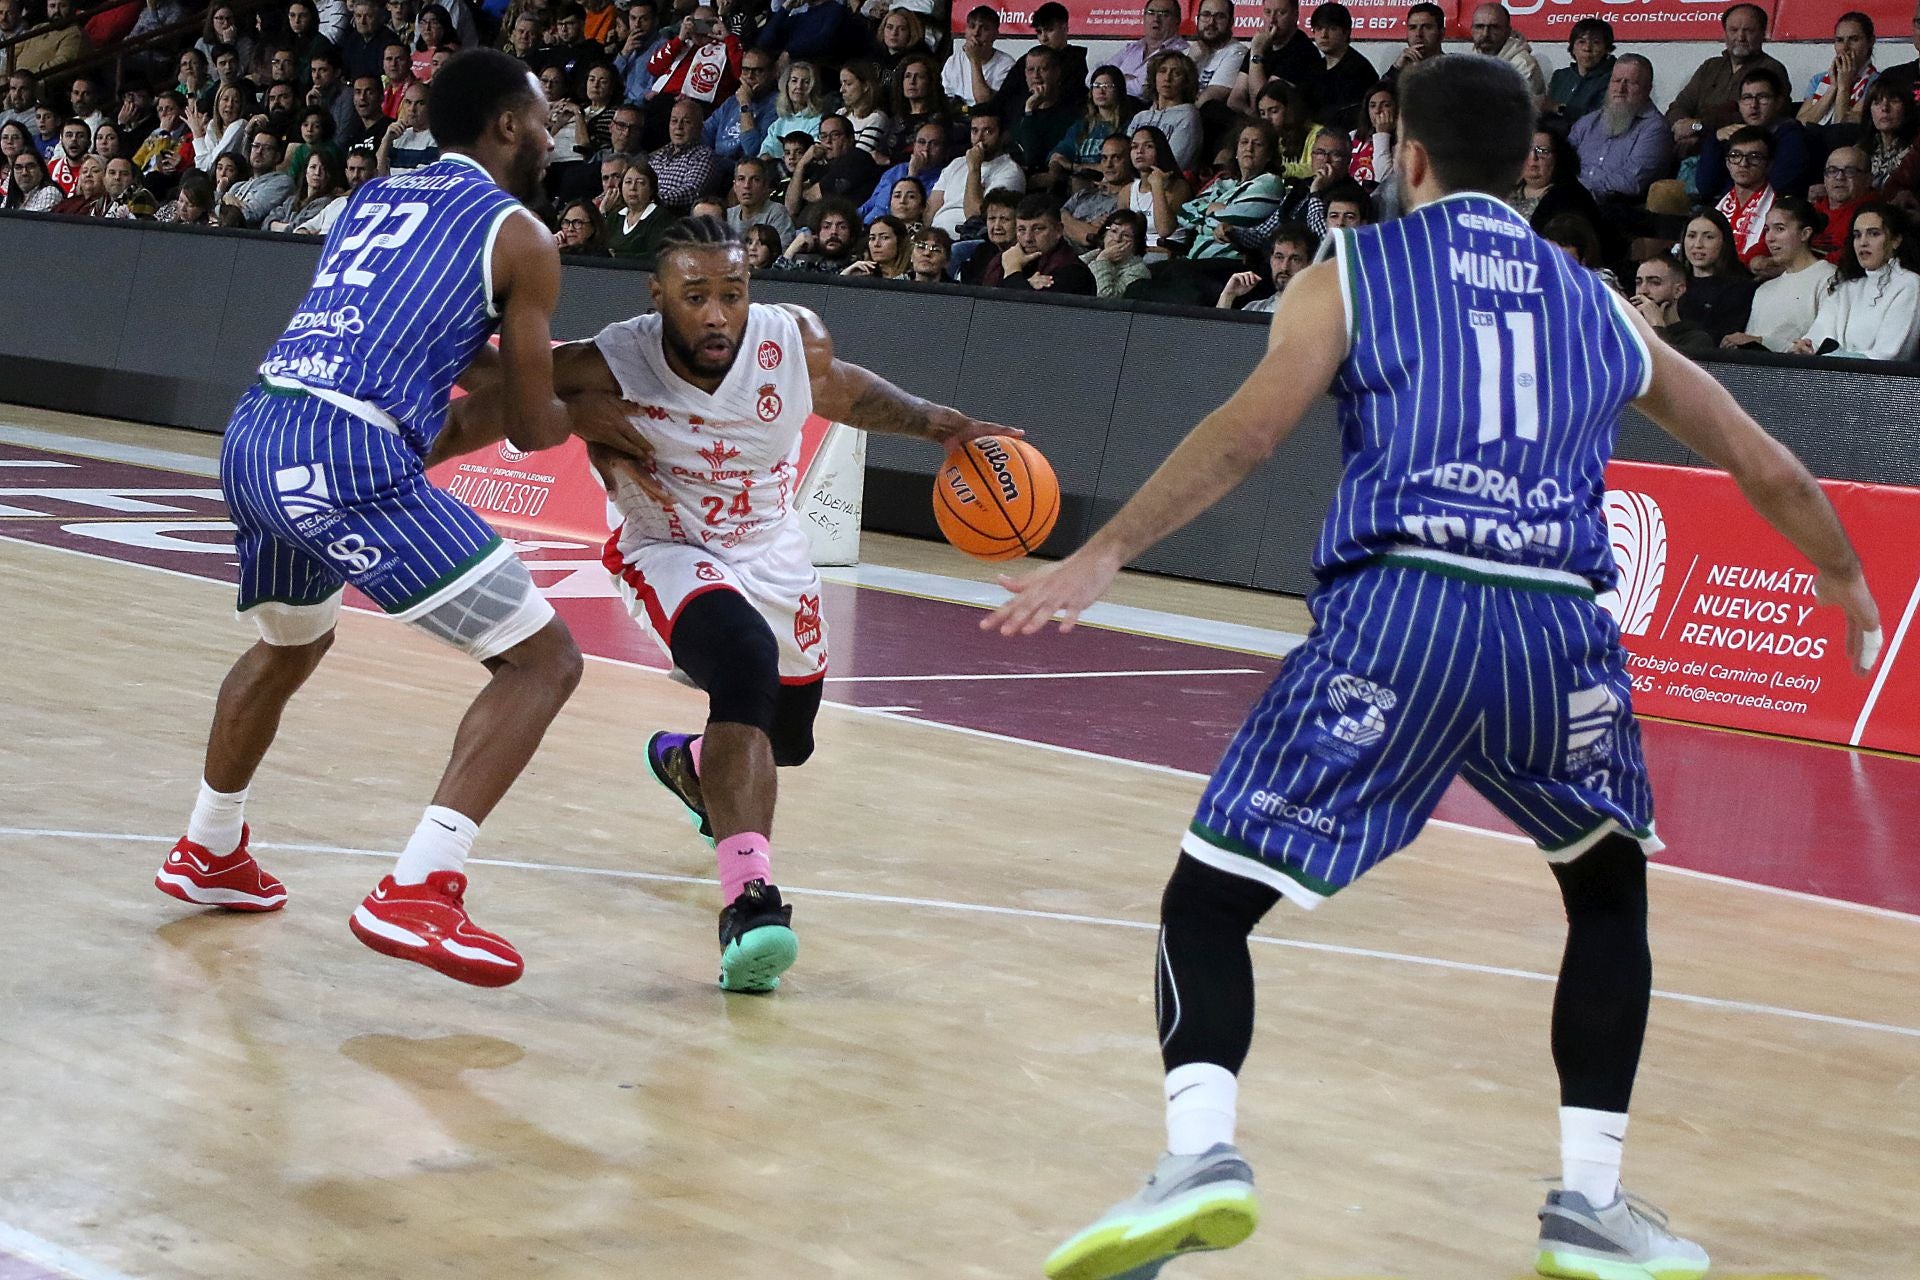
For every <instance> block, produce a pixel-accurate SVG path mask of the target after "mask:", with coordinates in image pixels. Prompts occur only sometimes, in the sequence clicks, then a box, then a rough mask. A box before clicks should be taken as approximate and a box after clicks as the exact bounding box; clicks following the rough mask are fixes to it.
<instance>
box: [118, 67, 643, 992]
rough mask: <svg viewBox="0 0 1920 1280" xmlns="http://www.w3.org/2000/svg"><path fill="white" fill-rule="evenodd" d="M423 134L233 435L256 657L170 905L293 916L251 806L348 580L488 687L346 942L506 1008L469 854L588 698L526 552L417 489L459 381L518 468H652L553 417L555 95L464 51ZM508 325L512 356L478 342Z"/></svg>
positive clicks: (423, 487) (237, 680)
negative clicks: (501, 433)
mask: <svg viewBox="0 0 1920 1280" xmlns="http://www.w3.org/2000/svg"><path fill="white" fill-rule="evenodd" d="M428 117H429V119H430V121H431V126H432V129H433V132H434V136H435V137H436V138H438V139H439V141H440V144H441V147H442V151H443V154H442V157H441V158H440V159H439V160H438V161H436V162H435V163H433V164H430V165H427V166H426V167H424V168H421V169H416V170H413V171H411V172H409V173H407V174H406V175H404V176H401V177H396V178H389V179H381V180H378V181H375V182H370V183H368V184H367V185H366V186H365V187H364V188H362V189H361V190H360V192H358V193H357V194H356V195H355V197H354V198H353V201H352V203H351V204H350V205H349V206H348V207H347V210H346V213H345V214H344V216H342V217H341V218H340V220H339V221H338V222H337V223H336V224H335V225H334V228H333V230H332V231H331V232H330V233H329V234H328V236H327V240H326V244H325V246H324V248H323V249H322V251H321V254H320V265H319V269H318V271H317V272H316V273H315V275H314V279H313V285H312V288H311V289H310V290H309V292H308V294H307V296H306V299H305V301H303V302H302V303H301V305H300V309H299V311H298V312H296V313H295V315H294V317H293V320H292V323H290V324H289V325H288V327H287V330H286V332H285V333H284V334H283V335H282V336H281V338H280V340H279V341H278V342H276V343H275V344H274V345H273V348H272V349H271V350H270V351H268V353H267V356H266V360H265V361H264V362H263V363H262V364H261V366H260V377H259V381H258V382H257V383H255V384H254V386H253V387H251V388H250V389H249V390H248V391H247V392H246V394H245V395H243V396H242V397H241V399H240V404H239V406H238V407H237V408H236V409H235V410H234V414H233V418H232V420H231V422H229V423H228V426H227V431H226V437H225V439H224V441H223V443H222V448H221V455H220V483H221V488H222V489H223V490H224V491H225V493H226V497H227V503H228V506H229V507H230V508H231V511H232V518H233V522H234V525H235V529H236V532H235V536H234V544H235V550H236V551H237V552H238V555H239V561H240V599H239V610H240V613H241V616H243V617H246V618H249V619H251V620H252V621H253V622H254V623H255V625H256V626H257V627H258V629H259V632H260V642H259V643H258V644H256V645H254V647H253V648H252V649H250V650H249V651H248V652H247V653H246V655H245V656H243V657H242V658H241V659H240V661H239V662H238V663H236V664H235V666H234V668H233V670H232V671H231V672H230V673H229V674H228V676H227V678H226V681H225V683H224V684H222V686H221V688H220V699H219V704H218V706H217V708H216V710H215V712H214V720H213V729H212V733H211V736H210V738H209V741H208V743H207V756H206V768H205V773H204V775H203V777H202V781H201V785H200V796H199V799H198V801H197V802H196V803H195V805H194V809H193V814H192V816H191V817H190V818H189V819H188V823H187V834H186V835H185V836H184V837H183V838H182V839H181V840H180V842H179V843H178V844H177V845H175V846H174V848H173V850H172V851H171V852H170V853H169V854H168V855H167V859H166V861H165V862H164V863H163V864H162V865H161V868H160V871H159V873H158V875H157V876H156V878H155V882H154V883H155V885H156V886H157V887H158V888H159V889H160V890H161V891H162V892H163V893H167V894H170V895H171V896H173V897H175V898H179V899H182V900H184V901H187V902H192V903H198V904H201V905H205V906H215V907H225V908H229V909H232V910H240V911H272V910H276V909H278V908H279V907H280V906H282V905H284V903H285V902H286V896H287V895H286V890H285V889H284V888H283V887H282V886H281V884H280V882H279V881H278V880H277V879H275V878H274V877H273V876H271V875H269V874H268V873H267V872H266V871H265V870H263V869H262V868H261V867H260V865H259V864H258V863H257V862H256V861H254V859H253V857H252V856H251V854H249V853H248V851H247V838H248V832H247V828H246V826H245V825H244V821H243V806H244V804H245V801H246V796H247V789H248V786H249V785H250V783H251V782H252V779H253V774H254V771H255V770H256V769H257V768H258V767H259V764H260V761H261V759H262V757H264V756H265V755H266V752H267V748H268V747H269V746H270V745H271V744H272V742H273V737H274V733H275V731H276V730H277V729H278V727H279V723H280V713H281V711H282V709H283V708H284V707H285V706H286V704H287V701H288V699H290V698H291V697H292V696H293V694H294V693H295V692H296V691H297V690H298V689H299V688H300V686H301V685H302V684H303V683H304V682H305V681H306V679H307V677H308V676H309V675H311V674H312V673H313V671H314V669H315V668H316V667H317V666H318V665H319V663H320V660H321V658H322V657H323V656H324V655H325V654H326V651H327V649H328V647H329V646H330V645H331V644H332V643H333V633H334V624H335V622H336V620H337V619H338V616H339V612H340V596H341V592H342V589H343V585H344V584H345V583H349V582H350V583H352V584H353V585H354V586H355V587H357V588H359V589H360V590H361V591H363V592H365V593H366V594H367V595H368V596H370V597H371V598H372V599H373V600H374V601H376V602H377V603H378V604H379V605H380V607H381V608H382V609H384V610H386V612H388V613H389V614H391V615H393V616H394V617H397V618H399V619H401V620H402V621H406V622H410V623H412V624H414V625H415V626H418V627H420V628H421V629H422V630H424V631H426V632H427V633H429V634H431V635H433V636H435V637H437V638H438V639H440V640H443V641H445V642H447V643H448V644H450V645H452V646H453V647H455V648H457V649H459V650H461V651H462V652H465V653H467V654H470V655H471V656H473V657H474V658H476V659H478V660H479V661H481V662H483V663H485V664H486V665H487V667H488V668H489V669H490V670H491V671H492V673H493V678H492V680H491V682H490V683H489V684H488V685H487V687H486V688H485V689H484V690H483V691H482V692H481V694H480V696H479V697H478V698H476V699H475V700H474V702H473V706H472V708H471V709H470V710H469V711H468V712H467V715H466V718H465V719H464V720H463V721H462V722H461V725H460V730H459V735H458V736H457V737H456V739H455V740H454V747H453V758H452V760H451V761H450V762H449V763H448V765H447V769H446V773H445V775H444V776H443V777H442V778H441V781H440V785H439V789H438V790H437V791H436V792H435V794H434V797H433V803H432V805H430V806H429V807H428V808H427V810H426V813H425V814H424V816H423V817H422V818H421V820H420V824H419V827H418V829H417V830H415V832H414V834H413V836H412V838H411V839H410V840H409V841H408V842H407V845H406V848H405V850H404V851H403V852H402V853H401V855H400V860H399V863H398V865H396V866H395V868H394V872H393V874H392V875H390V876H388V877H387V878H386V879H384V880H382V881H381V883H380V885H379V887H378V888H376V889H375V890H374V892H373V893H372V894H371V895H369V896H368V897H367V899H366V900H365V901H364V902H363V903H362V904H361V905H360V907H359V908H358V909H357V910H356V911H355V912H354V914H353V917H352V920H351V927H352V929H353V931H354V933H355V935H356V936H358V937H359V938H360V940H361V941H363V942H365V943H366V944H367V945H368V946H370V947H372V948H373V949H374V950H376V951H379V952H382V953H384V954H387V955H391V956H397V957H400V958H403V959H408V960H414V961H418V962H419V963H422V964H425V965H428V966H429V967H431V968H434V969H436V970H438V971H440V972H442V973H445V974H447V975H448V976H450V977H453V978H457V979H459V980H461V981H463V982H470V983H474V984H476V985H480V986H503V985H505V984H506V983H509V982H512V981H514V980H515V979H516V978H518V977H519V976H520V974H521V971H522V967H523V966H522V963H521V959H520V956H519V953H518V952H516V951H515V950H514V949H513V947H512V946H511V945H510V944H509V943H508V942H507V941H506V940H505V939H503V938H501V937H499V936H498V935H495V934H492V933H488V932H487V931H485V930H483V929H480V928H479V927H477V926H476V925H474V924H473V922H472V921H471V920H470V919H469V918H468V916H467V914H466V910H465V907H464V895H465V891H466V877H465V874H464V867H465V864H466V858H467V854H468V851H469V850H470V849H471V847H472V845H473V840H474V836H475V834H476V833H477V831H478V824H479V823H480V822H482V821H484V820H485V819H486V817H487V814H488V813H489V812H490V811H491V810H492V809H493V807H494V805H495V804H497V803H498V802H499V800H500V797H501V796H502V795H503V794H505V792H506V790H507V788H508V787H509V786H511V785H512V784H513V781H514V779H515V778H516V777H518V776H519V774H520V771H521V770H522V769H523V768H524V767H525V766H526V763H527V760H528V759H529V758H530V757H531V756H532V755H533V752H534V750H535V748H537V747H538V746H539V744H540V739H541V736H542V735H543V734H544V733H545V732H546V728H547V725H548V724H549V723H550V722H551V721H552V719H553V717H554V715H555V714H556V713H557V712H558V711H559V709H560V707H561V705H562V704H563V703H565V702H566V700H567V697H568V695H569V694H570V693H572V691H573V688H574V685H575V684H576V683H577V682H578V680H579V678H580V654H579V651H578V650H577V649H575V648H574V644H573V639H572V637H571V636H570V635H569V634H568V632H567V628H566V625H565V624H564V623H562V622H561V621H560V620H559V619H558V618H556V617H555V616H554V614H553V610H552V608H551V607H550V606H549V605H548V604H547V603H546V601H545V600H544V599H542V598H541V596H540V594H539V592H538V591H536V590H535V589H534V586H533V581H532V579H531V578H530V577H529V576H528V574H527V571H526V569H525V568H524V567H523V566H522V565H521V564H520V562H519V561H518V560H517V559H515V558H514V555H513V552H512V550H511V548H509V547H507V546H506V545H504V544H503V543H502V542H501V540H500V538H499V537H498V536H497V535H496V534H495V533H494V532H493V530H492V529H491V528H489V527H488V526H487V524H486V522H485V521H484V520H482V519H481V518H480V517H479V516H478V515H476V514H475V513H474V512H473V511H472V510H471V509H470V508H468V507H467V506H466V505H465V504H464V503H462V502H460V501H459V500H458V499H456V498H454V497H452V496H451V495H450V494H448V493H446V492H444V491H442V490H440V489H437V488H435V487H434V486H433V485H431V484H429V483H428V482H427V480H426V477H425V475H424V468H425V465H426V462H427V460H428V455H429V454H430V451H431V450H432V449H433V446H434V443H435V440H436V438H437V437H439V436H440V435H441V433H442V430H443V428H444V427H445V426H446V425H447V418H448V408H447V401H448V396H449V394H450V392H451V391H452V388H453V385H454V383H455V382H456V381H458V382H460V384H461V385H463V386H466V387H468V388H469V389H470V390H471V389H479V388H485V387H499V388H500V389H501V392H502V394H503V395H504V396H505V397H506V399H507V400H508V401H509V403H510V405H511V407H512V410H513V421H514V423H515V426H514V428H513V430H512V432H511V433H510V434H511V436H512V439H513V443H514V444H515V445H516V446H518V447H519V448H522V449H528V450H532V449H542V448H546V447H548V446H550V445H553V444H557V443H559V442H560V441H561V440H562V439H564V438H565V437H566V435H567V433H568V431H569V430H570V429H572V430H574V431H576V432H578V433H580V434H581V435H583V436H584V437H587V438H593V439H595V440H596V441H597V442H599V443H603V444H608V445H610V446H612V447H615V448H617V449H621V450H623V451H628V452H638V453H640V454H642V455H643V456H644V455H645V454H646V446H645V442H644V440H641V439H640V438H639V437H638V436H637V435H636V434H635V433H634V432H633V431H632V430H631V428H630V427H629V426H628V425H627V423H626V420H625V416H624V414H622V413H612V412H606V411H605V410H606V406H596V405H595V404H593V403H592V402H586V403H584V404H583V405H578V406H576V405H563V404H562V403H561V402H560V401H559V400H558V399H556V398H555V396H554V389H553V359H552V354H551V342H550V338H549V333H548V322H549V319H550V317H551V316H552V313H553V306H554V302H555V299H556V298H557V296H558V294H559V290H560V262H559V258H558V255H557V253H556V250H555V249H554V245H553V238H552V236H550V235H549V234H548V233H547V231H546V229H545V228H544V227H543V226H541V224H540V223H539V222H538V221H537V220H536V219H535V218H534V217H533V216H532V215H531V214H530V213H529V212H528V211H527V209H526V207H525V206H524V205H523V204H522V203H521V199H522V197H528V196H531V195H533V194H534V193H535V192H536V190H537V189H538V182H539V178H540V175H541V173H542V172H543V171H544V169H545V168H546V162H547V156H548V154H549V152H550V151H551V150H552V145H553V144H552V141H551V139H550V138H549V137H548V134H547V127H546V126H547V103H546V99H545V98H544V96H543V95H542V94H541V92H540V86H539V84H538V83H537V82H536V81H535V80H534V79H533V77H532V76H531V75H530V74H529V73H528V72H527V69H526V68H525V67H524V66H522V65H521V64H520V63H518V62H516V61H514V60H513V59H511V58H509V57H507V56H506V55H504V54H501V53H497V52H493V51H490V50H489V51H480V52H475V53H468V54H464V55H462V56H460V57H457V58H454V59H452V60H451V61H449V62H448V63H447V64H446V66H445V67H443V68H442V69H441V70H440V72H439V74H437V75H436V76H435V77H434V85H433V88H432V90H431V97H430V99H429V102H428ZM496 328H498V330H499V332H500V350H499V352H498V353H495V352H494V351H493V350H492V349H491V348H490V347H488V346H487V338H488V337H489V335H491V334H492V333H493V332H494V330H495V329H496ZM596 409H598V410H599V411H598V412H596ZM596 428H598V429H597V430H596Z"/></svg>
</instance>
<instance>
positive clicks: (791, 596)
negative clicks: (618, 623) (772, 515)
mask: <svg viewBox="0 0 1920 1280" xmlns="http://www.w3.org/2000/svg"><path fill="white" fill-rule="evenodd" d="M619 537H620V535H619V534H618V533H617V532H616V533H615V534H614V536H613V537H612V538H610V539H608V540H607V547H606V559H605V562H606V566H607V569H608V571H609V572H611V573H612V574H613V575H614V577H615V579H616V580H617V582H618V584H619V591H620V598H621V599H623V600H625V601H626V602H627V612H628V613H630V614H632V615H633V617H634V619H635V620H636V621H638V622H639V623H640V624H641V625H642V626H644V627H645V628H646V629H647V630H648V631H650V632H651V633H652V634H653V638H654V641H655V642H656V643H657V644H659V646H660V648H661V650H662V651H663V652H665V653H666V655H667V656H668V657H669V658H671V657H672V656H673V624H674V621H675V619H677V618H678V617H679V616H680V611H681V610H682V609H684V608H686V607H687V602H688V601H689V600H692V599H693V598H694V597H695V596H699V595H704V594H706V593H707V592H709V591H735V592H738V593H739V594H740V595H741V596H743V597H744V598H745V599H746V601H747V603H748V604H750V605H752V606H753V608H754V610H755V611H756V612H757V613H759V615H760V616H761V617H763V618H765V619H766V620H767V625H768V626H769V627H772V628H773V638H774V640H775V642H776V643H778V644H779V646H780V683H781V684H809V683H811V682H813V681H815V680H818V679H820V678H821V677H822V676H824V675H826V673H827V620H826V618H825V617H824V616H822V614H821V612H820V575H819V574H817V573H815V572H814V569H813V555H812V550H811V548H810V547H809V546H808V543H807V535H806V531H805V530H803V529H800V528H799V527H797V526H794V525H789V526H787V527H786V528H784V529H782V530H781V531H780V532H779V533H778V534H777V535H776V536H775V538H774V540H773V542H772V544H771V545H770V546H763V547H756V548H754V549H753V552H752V554H750V555H748V556H745V557H742V558H740V559H734V560H728V559H723V558H721V557H720V556H718V555H716V554H714V553H713V552H712V551H710V550H709V549H707V548H705V547H695V546H689V545H687V544H686V543H683V542H643V543H641V544H640V545H638V546H637V547H634V548H632V549H631V550H629V551H627V552H626V553H625V554H624V556H623V555H622V553H621V551H620V549H619Z"/></svg>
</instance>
